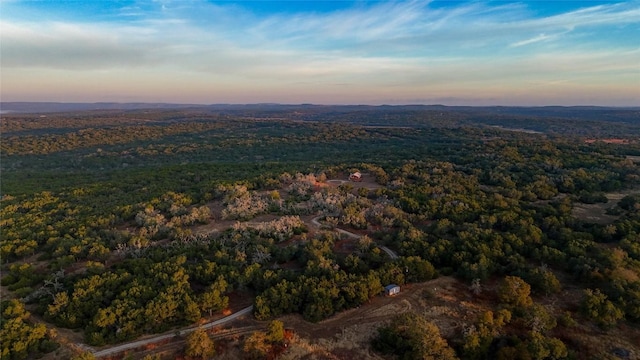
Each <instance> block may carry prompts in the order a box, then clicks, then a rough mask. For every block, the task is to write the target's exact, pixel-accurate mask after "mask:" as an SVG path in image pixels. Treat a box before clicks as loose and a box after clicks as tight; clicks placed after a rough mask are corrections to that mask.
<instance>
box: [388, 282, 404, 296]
mask: <svg viewBox="0 0 640 360" xmlns="http://www.w3.org/2000/svg"><path fill="white" fill-rule="evenodd" d="M399 293H400V286H398V285H396V284H390V285H387V286H385V287H384V294H385V295H386V296H394V295H398V294H399Z"/></svg>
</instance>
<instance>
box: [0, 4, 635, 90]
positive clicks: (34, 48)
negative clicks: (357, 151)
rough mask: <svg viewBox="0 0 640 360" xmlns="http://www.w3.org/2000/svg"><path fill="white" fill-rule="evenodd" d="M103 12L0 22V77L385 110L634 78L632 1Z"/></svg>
mask: <svg viewBox="0 0 640 360" xmlns="http://www.w3.org/2000/svg"><path fill="white" fill-rule="evenodd" d="M587 5H588V3H587ZM113 11H114V14H115V15H114V16H117V17H118V20H117V21H109V20H101V21H92V19H82V18H69V19H64V20H59V19H58V20H56V21H52V20H48V19H46V18H32V19H29V18H24V17H22V18H19V19H18V18H16V19H12V18H4V17H3V19H2V20H0V46H1V50H2V67H3V73H5V74H6V73H8V75H3V79H8V80H11V81H17V80H15V79H17V78H18V75H16V74H20V76H28V75H25V74H28V73H29V69H51V70H55V71H64V72H67V73H69V74H80V73H89V72H95V71H116V72H119V73H123V72H127V71H129V72H131V81H136V80H135V79H136V78H139V81H143V80H144V81H150V80H149V79H146V78H145V79H143V78H142V77H141V76H142V75H138V74H137V73H136V71H141V70H144V71H147V72H149V71H151V72H153V73H154V74H159V75H160V76H165V77H166V78H167V79H180V78H191V76H192V75H193V74H196V75H193V76H199V77H200V78H201V79H202V81H203V83H202V84H200V85H198V86H194V88H198V89H201V87H206V85H205V84H206V83H207V82H208V83H209V84H211V85H210V86H212V87H215V86H219V85H220V84H226V85H228V84H236V85H234V86H238V87H241V86H251V84H257V83H260V84H265V86H266V84H272V86H273V87H277V88H282V89H284V88H286V87H287V86H296V87H297V86H302V85H299V84H301V83H309V84H315V85H314V86H325V88H324V89H325V90H323V91H326V93H330V90H329V89H333V88H332V87H335V84H343V85H344V84H349V86H346V87H345V86H343V85H340V88H342V89H349V90H351V91H353V89H359V90H363V91H364V90H366V89H368V90H367V91H368V93H367V94H369V95H366V94H365V95H366V96H368V97H362V99H364V100H363V101H366V99H374V98H376V99H382V98H389V96H386V97H385V96H384V95H383V94H384V93H385V92H386V91H389V90H388V89H395V90H394V91H396V90H397V89H398V88H402V91H405V92H410V91H414V92H415V93H416V94H418V93H420V94H424V93H425V92H433V96H432V98H472V97H470V96H469V92H473V91H478V90H479V89H481V88H482V86H485V87H488V88H493V87H494V85H495V86H497V87H496V90H495V91H496V92H497V91H499V90H498V88H499V87H501V88H503V89H508V90H504V92H505V93H513V89H514V88H516V87H518V86H527V84H531V79H540V81H541V83H543V84H555V85H556V86H564V88H565V89H569V88H570V85H571V84H575V83H577V82H581V81H582V82H584V81H585V79H591V80H592V81H594V82H595V83H598V82H600V83H612V82H616V81H621V80H620V79H622V78H625V77H626V78H633V77H634V76H635V78H636V79H638V77H639V76H640V75H639V72H640V70H639V69H638V63H639V62H640V54H639V53H638V51H639V50H638V49H640V45H639V44H638V43H637V39H638V38H639V37H640V2H639V1H629V2H622V3H615V4H608V5H598V6H591V7H585V8H582V9H577V10H573V11H569V12H565V13H561V14H556V15H552V16H539V15H536V14H535V12H534V11H533V10H532V9H530V8H528V7H527V6H525V5H524V4H521V3H510V4H499V5H497V6H495V5H493V4H492V3H481V2H472V3H459V4H458V3H454V5H451V6H447V7H434V6H432V4H431V3H430V2H428V1H420V0H415V1H407V2H380V3H358V4H356V5H354V7H352V8H348V9H342V10H336V11H331V12H311V11H309V12H300V13H273V14H266V15H265V14H258V13H254V12H252V11H251V9H250V8H244V7H242V6H241V5H238V4H226V3H217V4H212V3H208V2H205V1H200V0H193V1H186V0H185V1H175V2H171V1H164V2H155V1H154V2H148V1H141V2H138V3H135V4H132V5H130V6H127V7H122V8H119V9H114V10H113ZM616 32H624V33H625V34H626V37H620V36H616ZM593 34H596V35H595V36H594V35H593ZM633 39H635V41H634V40H633ZM197 74H199V75H197ZM82 76H85V75H82ZM558 79H562V82H558ZM105 81H106V80H105ZM5 84H7V83H6V82H5ZM292 84H298V85H292ZM496 84H497V85H496ZM13 85H15V84H13V83H11V82H9V83H8V85H5V86H3V92H7V91H10V90H11V88H12V86H13ZM498 85H499V86H498ZM623 85H624V86H626V87H625V89H627V91H628V90H629V89H631V90H633V89H634V88H633V87H632V85H628V84H627V83H624V84H623ZM7 89H9V90H7ZM296 89H297V90H296V91H299V90H300V89H298V88H296ZM465 89H467V90H465ZM635 90H640V89H638V86H637V85H636V88H635ZM283 91H284V90H283ZM318 91H321V90H316V89H309V90H308V93H310V94H316V93H317V92H318ZM341 91H347V90H341ZM438 91H449V92H451V93H450V94H440V95H439V94H438ZM456 91H458V92H463V93H465V94H463V95H456V94H455V92H456ZM343 95H344V93H343ZM340 96H341V95H340V94H338V95H337V96H336V98H340ZM407 96H408V97H407V98H418V97H416V96H413V97H411V96H410V95H407ZM498 98H499V97H498ZM309 101H312V100H309ZM371 101H373V100H371Z"/></svg>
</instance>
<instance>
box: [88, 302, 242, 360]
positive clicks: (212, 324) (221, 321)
mask: <svg viewBox="0 0 640 360" xmlns="http://www.w3.org/2000/svg"><path fill="white" fill-rule="evenodd" d="M251 311H253V305H252V306H249V307H246V308H244V309H242V310H240V311H237V312H235V313H233V314H231V315H229V316H227V317H224V318H222V319H219V320H216V321H212V322H210V323H207V324H204V325H200V326H193V327H189V328H186V329H181V330H177V331H174V332H172V333H170V334H163V335H158V336H154V337H151V338H148V339H144V340H138V341H132V342H129V343H126V344H121V345H117V346H114V347H111V348H108V349H103V350H100V351H95V352H94V353H93V355H94V356H95V357H96V358H100V357H104V356H109V355H114V354H118V353H121V352H123V351H126V350H130V349H135V348H138V347H141V346H145V345H148V344H153V343H156V342H160V341H163V340H167V339H171V338H173V337H175V336H176V335H177V334H179V335H187V334H190V333H192V332H193V331H195V330H196V329H198V328H200V327H201V328H203V329H210V328H212V327H215V326H218V325H222V324H226V323H228V322H231V321H233V320H235V319H237V318H239V317H241V316H243V315H247V314H250V313H251Z"/></svg>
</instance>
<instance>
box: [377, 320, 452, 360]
mask: <svg viewBox="0 0 640 360" xmlns="http://www.w3.org/2000/svg"><path fill="white" fill-rule="evenodd" d="M373 347H374V349H376V350H378V351H380V352H382V353H385V354H396V355H398V357H399V358H400V359H403V360H405V359H406V360H413V359H425V360H432V359H433V360H450V359H457V357H456V354H455V352H454V351H453V349H452V348H451V347H449V344H447V341H446V340H445V339H443V338H442V336H440V330H438V327H437V326H435V325H434V324H433V323H431V322H429V321H427V320H426V319H425V318H423V317H421V316H419V315H417V314H414V313H404V314H401V315H398V316H397V317H395V318H394V319H393V320H392V321H391V324H389V325H388V326H385V327H382V328H380V329H378V336H377V337H375V338H374V339H373Z"/></svg>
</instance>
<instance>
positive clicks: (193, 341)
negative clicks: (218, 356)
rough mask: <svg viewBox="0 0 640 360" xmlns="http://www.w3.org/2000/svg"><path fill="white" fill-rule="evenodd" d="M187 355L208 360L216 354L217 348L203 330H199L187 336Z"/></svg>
mask: <svg viewBox="0 0 640 360" xmlns="http://www.w3.org/2000/svg"><path fill="white" fill-rule="evenodd" d="M184 353H185V355H187V356H189V357H192V358H196V359H208V358H210V357H211V356H213V354H215V347H214V344H213V341H212V340H211V338H209V335H207V332H206V331H205V330H204V329H203V328H197V329H196V330H195V331H193V332H192V333H191V334H189V336H187V344H186V347H185V351H184Z"/></svg>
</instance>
